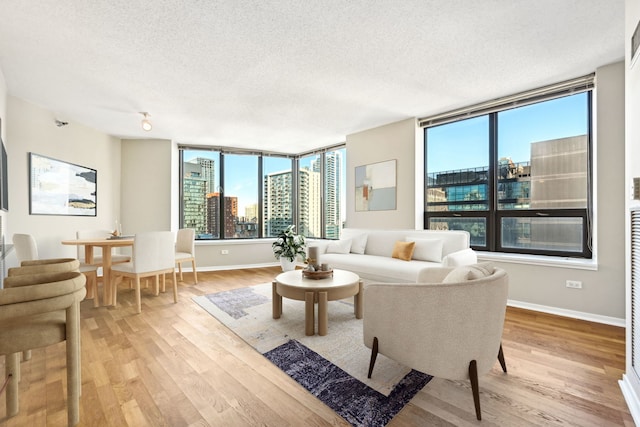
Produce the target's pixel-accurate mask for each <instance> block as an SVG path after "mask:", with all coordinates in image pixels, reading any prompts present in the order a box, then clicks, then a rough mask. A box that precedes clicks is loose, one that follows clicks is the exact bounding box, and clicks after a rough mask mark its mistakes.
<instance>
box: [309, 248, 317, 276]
mask: <svg viewBox="0 0 640 427" xmlns="http://www.w3.org/2000/svg"><path fill="white" fill-rule="evenodd" d="M307 251H308V253H309V258H307V263H308V264H309V265H312V266H313V271H317V270H320V251H319V248H318V247H317V246H309V247H308V248H307Z"/></svg>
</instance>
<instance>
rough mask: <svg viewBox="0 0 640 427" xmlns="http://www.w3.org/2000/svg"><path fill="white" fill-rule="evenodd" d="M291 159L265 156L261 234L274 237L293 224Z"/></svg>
mask: <svg viewBox="0 0 640 427" xmlns="http://www.w3.org/2000/svg"><path fill="white" fill-rule="evenodd" d="M292 166H293V164H292V161H291V159H288V158H282V157H265V159H264V173H263V181H264V184H263V194H264V195H263V197H262V200H263V205H262V211H263V212H264V214H263V221H264V222H263V230H264V231H263V234H262V235H263V236H264V237H276V236H277V235H278V234H280V232H282V231H284V230H285V229H286V228H287V227H288V226H289V225H291V224H293V219H294V214H295V209H294V205H293V203H294V200H293V185H294V182H293V170H292Z"/></svg>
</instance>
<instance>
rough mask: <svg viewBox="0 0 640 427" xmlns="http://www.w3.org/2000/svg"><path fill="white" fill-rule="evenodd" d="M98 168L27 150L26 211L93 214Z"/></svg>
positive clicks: (94, 211)
mask: <svg viewBox="0 0 640 427" xmlns="http://www.w3.org/2000/svg"><path fill="white" fill-rule="evenodd" d="M96 178H97V171H96V170H95V169H91V168H88V167H85V166H79V165H75V164H73V163H68V162H65V161H62V160H57V159H52V158H51V157H47V156H42V155H40V154H35V153H29V214H30V215H74V216H96V212H97V209H96V208H97V199H96V193H97V181H96Z"/></svg>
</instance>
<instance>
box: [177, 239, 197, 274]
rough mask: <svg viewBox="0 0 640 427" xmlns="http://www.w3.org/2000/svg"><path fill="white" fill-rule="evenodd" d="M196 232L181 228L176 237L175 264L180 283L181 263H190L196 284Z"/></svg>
mask: <svg viewBox="0 0 640 427" xmlns="http://www.w3.org/2000/svg"><path fill="white" fill-rule="evenodd" d="M195 240H196V231H195V230H194V229H193V228H181V229H180V230H178V233H177V235H176V263H177V264H178V272H179V273H180V281H182V263H183V262H188V261H191V268H192V270H193V280H194V283H198V272H197V271H196V251H195Z"/></svg>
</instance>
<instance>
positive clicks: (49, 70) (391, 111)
mask: <svg viewBox="0 0 640 427" xmlns="http://www.w3.org/2000/svg"><path fill="white" fill-rule="evenodd" d="M623 58H624V1H623V0H536V1H531V0H509V1H505V0H483V1H469V0H467V1H463V0H438V1H436V0H388V1H384V0H383V1H372V0H367V1H362V0H344V1H337V0H322V1H317V0H314V1H309V0H292V1H268V0H267V1H242V0H228V1H213V0H156V1H150V0H110V1H86V0H38V1H25V0H0V68H1V69H2V72H3V74H4V77H5V80H6V84H7V87H8V92H9V94H10V95H12V96H16V97H18V98H22V99H25V100H28V101H30V102H33V103H34V104H37V105H40V106H42V107H45V108H47V109H49V110H51V111H53V112H54V114H55V115H56V117H58V118H59V119H61V120H64V121H68V122H70V126H73V125H74V123H81V124H83V125H86V126H89V127H92V128H95V129H98V130H100V131H103V132H105V133H108V134H111V135H116V136H120V137H124V138H164V139H172V140H176V141H178V142H181V143H189V144H211V145H219V146H232V147H240V148H251V149H261V150H268V151H278V152H288V153H300V152H304V151H308V150H311V149H313V148H318V147H322V146H326V145H333V144H338V143H340V142H343V141H344V140H345V136H346V135H348V134H351V133H355V132H358V131H362V130H365V129H370V128H373V127H377V126H380V125H384V124H387V123H391V122H394V121H398V120H402V119H406V118H409V117H419V116H426V115H431V114H435V113H440V112H444V111H447V110H450V109H453V108H457V107H462V106H466V105H470V104H473V103H476V102H480V101H485V100H488V99H492V98H496V97H499V96H502V95H507V94H511V93H516V92H520V91H522V90H526V89H530V88H535V87H539V86H543V85H545V84H549V83H555V82H558V81H561V80H565V79H569V78H573V77H578V76H581V75H584V74H588V73H591V72H593V71H594V70H595V68H596V67H598V66H600V65H605V64H608V63H612V62H615V61H618V60H622V59H623ZM140 111H148V112H149V113H150V114H151V120H152V122H153V125H154V127H153V130H152V131H151V132H144V131H143V130H142V129H141V128H140V120H141V119H142V116H140V114H139V112H140Z"/></svg>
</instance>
